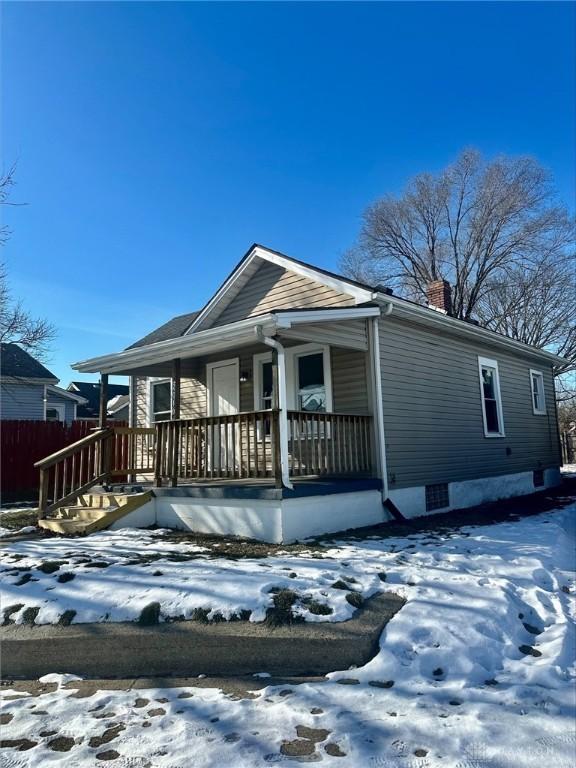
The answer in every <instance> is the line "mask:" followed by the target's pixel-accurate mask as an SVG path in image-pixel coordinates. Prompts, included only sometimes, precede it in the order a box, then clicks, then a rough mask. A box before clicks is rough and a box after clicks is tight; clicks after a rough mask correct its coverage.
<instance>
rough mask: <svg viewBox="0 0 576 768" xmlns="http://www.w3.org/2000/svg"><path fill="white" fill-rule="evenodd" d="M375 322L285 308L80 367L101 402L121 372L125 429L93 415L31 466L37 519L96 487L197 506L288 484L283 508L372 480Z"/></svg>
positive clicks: (356, 311) (376, 455) (353, 314)
mask: <svg viewBox="0 0 576 768" xmlns="http://www.w3.org/2000/svg"><path fill="white" fill-rule="evenodd" d="M378 313H379V310H378V309H376V308H373V307H365V308H353V309H345V310H343V309H332V310H322V311H318V310H314V311H300V312H298V313H290V312H283V313H278V314H273V315H268V316H265V317H257V318H251V319H246V320H242V321H239V322H237V323H233V324H230V325H228V326H222V327H220V328H210V329H208V330H206V331H199V332H197V333H195V334H191V335H189V336H187V337H184V338H182V339H174V340H170V341H166V342H159V343H156V344H151V345H148V346H143V347H141V348H139V349H138V348H137V349H130V350H126V351H125V352H123V353H118V354H117V355H114V356H109V359H106V360H99V361H89V363H90V367H96V366H97V367H98V370H100V371H101V393H102V398H103V401H105V399H106V390H107V382H108V376H109V375H110V374H122V375H128V376H130V381H131V393H132V394H131V423H130V426H128V427H109V426H108V425H107V423H106V414H105V408H104V407H102V409H101V419H100V424H99V429H98V430H97V431H96V432H95V433H94V434H93V435H90V436H89V437H87V438H84V440H82V441H79V442H78V443H76V444H75V445H73V446H70V447H69V448H67V449H65V450H64V451H60V452H59V453H58V454H54V455H53V456H51V457H48V458H47V459H45V460H44V461H42V462H39V464H38V466H39V469H40V472H41V492H40V513H41V515H48V514H51V513H52V512H54V511H55V510H57V509H59V508H61V507H64V506H65V505H67V504H70V503H74V501H75V500H76V499H77V498H78V497H79V496H81V495H82V494H85V493H86V492H87V491H88V490H90V489H91V488H93V487H94V486H97V485H104V486H108V487H110V486H114V487H116V486H118V485H123V484H129V483H138V484H140V485H142V484H145V485H146V486H147V487H150V486H153V487H154V488H157V489H166V490H168V489H176V488H190V487H192V488H197V489H201V488H203V489H204V491H203V492H201V493H199V494H194V493H191V494H188V495H185V497H186V498H188V499H194V498H195V499H198V498H201V497H202V498H204V499H206V498H208V497H209V496H210V493H208V494H207V493H206V492H205V491H207V490H208V489H209V488H210V489H212V493H213V491H214V489H215V488H216V487H217V486H223V485H225V486H227V487H229V488H241V487H242V488H243V489H244V495H245V494H246V492H247V489H248V488H250V489H251V491H250V494H249V495H250V496H251V497H252V498H255V497H254V493H253V492H254V489H255V488H256V487H258V488H263V487H264V488H271V489H272V488H276V489H281V490H283V491H287V492H292V491H294V485H295V483H298V484H299V486H300V490H299V492H298V493H296V494H292V493H288V495H286V496H285V495H283V494H281V498H283V499H288V498H290V496H293V497H294V498H296V496H303V495H322V494H321V493H320V491H319V490H318V489H319V488H322V489H323V495H331V494H332V493H333V492H334V490H333V489H334V487H335V486H336V485H338V484H342V486H343V489H344V487H345V486H346V484H347V483H349V482H350V481H351V480H357V481H360V480H371V479H376V480H378V478H379V477H380V476H381V475H380V466H381V461H380V451H381V449H382V446H381V444H380V440H379V429H378V423H379V421H378V413H379V406H380V407H381V403H380V404H379V403H378V399H377V397H376V396H375V395H374V393H375V392H378V391H379V387H377V386H376V380H375V377H376V375H377V374H376V372H377V371H378V369H379V360H378V357H377V354H376V353H375V350H377V344H376V343H374V331H373V328H374V325H373V324H372V320H376V319H377V315H378ZM320 321H323V322H320ZM216 332H217V333H216ZM175 352H177V353H178V357H175V356H174V354H175ZM78 367H79V368H80V369H81V370H88V363H87V364H80V365H79V366H78ZM250 406H252V407H250ZM319 481H322V482H324V483H325V484H324V485H321V484H320V485H319V484H318V482H319ZM378 482H379V481H378ZM312 487H315V489H316V490H315V491H314V494H310V493H308V491H310V490H311V489H312ZM306 489H308V490H306ZM374 491H375V489H374V488H373V487H371V488H370V492H371V494H373V493H374ZM349 492H353V491H349ZM344 493H345V492H344ZM240 495H243V494H240ZM160 497H164V494H158V498H160ZM226 497H227V498H230V496H229V494H226ZM181 498H182V497H181ZM262 499H263V497H262V496H260V501H262Z"/></svg>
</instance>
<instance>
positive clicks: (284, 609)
mask: <svg viewBox="0 0 576 768" xmlns="http://www.w3.org/2000/svg"><path fill="white" fill-rule="evenodd" d="M270 591H271V592H272V591H273V594H274V598H273V602H274V605H273V607H272V608H268V610H267V611H266V619H265V623H266V625H267V626H269V627H282V626H286V625H291V624H296V623H299V622H302V621H304V619H303V618H302V617H301V616H295V615H294V612H293V611H292V606H293V605H294V603H295V602H296V601H297V600H298V595H297V594H296V592H293V591H292V590H291V589H278V588H277V587H274V588H273V590H270Z"/></svg>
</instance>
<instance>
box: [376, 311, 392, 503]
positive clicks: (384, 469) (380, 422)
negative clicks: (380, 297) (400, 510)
mask: <svg viewBox="0 0 576 768" xmlns="http://www.w3.org/2000/svg"><path fill="white" fill-rule="evenodd" d="M392 310H393V305H392V302H389V303H388V305H387V307H386V310H385V311H384V312H383V313H382V315H381V316H382V317H388V316H389V315H391V314H392ZM378 323H379V318H378V317H373V318H372V334H371V336H372V360H373V366H372V377H373V378H372V385H373V388H374V405H375V411H376V412H375V414H374V415H375V417H376V427H377V431H378V449H379V457H378V458H379V464H380V471H381V474H382V501H386V499H387V498H388V463H387V461H386V434H385V432H384V406H383V402H382V368H381V365H380V329H379V324H378Z"/></svg>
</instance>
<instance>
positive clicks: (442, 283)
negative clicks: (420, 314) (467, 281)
mask: <svg viewBox="0 0 576 768" xmlns="http://www.w3.org/2000/svg"><path fill="white" fill-rule="evenodd" d="M426 295H427V296H428V306H429V307H431V308H432V309H437V310H439V311H440V312H444V313H445V314H447V315H451V314H452V288H451V287H450V283H449V282H448V281H447V280H434V281H433V282H431V283H429V284H428V288H427V290H426Z"/></svg>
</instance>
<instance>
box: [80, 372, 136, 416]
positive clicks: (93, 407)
mask: <svg viewBox="0 0 576 768" xmlns="http://www.w3.org/2000/svg"><path fill="white" fill-rule="evenodd" d="M66 389H67V390H68V392H74V393H75V394H77V395H80V396H82V397H83V398H84V399H85V401H86V402H85V404H84V405H82V406H79V407H78V415H77V418H78V419H85V420H93V421H97V420H98V416H99V410H100V382H92V381H71V382H70V384H68V386H67V387H66ZM129 392H130V388H129V387H128V385H127V384H108V401H107V404H106V411H107V413H108V415H109V416H110V418H111V419H113V420H115V421H128V403H129V401H130V396H129ZM119 398H122V399H121V400H120V399H119Z"/></svg>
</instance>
